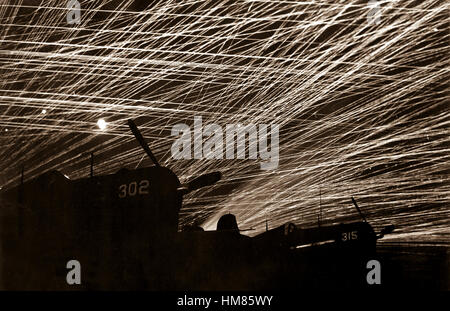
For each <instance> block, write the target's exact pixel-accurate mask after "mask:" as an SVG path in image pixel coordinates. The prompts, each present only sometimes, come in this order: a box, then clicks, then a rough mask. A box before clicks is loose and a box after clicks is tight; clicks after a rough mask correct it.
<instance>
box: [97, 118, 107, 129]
mask: <svg viewBox="0 0 450 311" xmlns="http://www.w3.org/2000/svg"><path fill="white" fill-rule="evenodd" d="M106 125H107V123H106V121H105V120H104V119H100V120H98V121H97V126H98V128H99V129H100V130H101V131H104V130H106Z"/></svg>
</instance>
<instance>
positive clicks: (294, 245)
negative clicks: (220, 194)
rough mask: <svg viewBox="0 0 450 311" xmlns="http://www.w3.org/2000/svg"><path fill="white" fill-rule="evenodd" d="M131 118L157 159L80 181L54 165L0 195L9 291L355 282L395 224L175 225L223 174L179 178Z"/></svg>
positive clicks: (226, 221)
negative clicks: (185, 202) (75, 274)
mask: <svg viewBox="0 0 450 311" xmlns="http://www.w3.org/2000/svg"><path fill="white" fill-rule="evenodd" d="M128 124H129V126H130V129H131V131H132V132H133V134H134V136H135V137H136V139H137V141H138V142H139V143H140V145H141V146H142V148H143V149H144V151H145V152H146V153H147V155H148V156H149V158H150V159H151V160H152V161H153V163H154V166H151V167H146V168H141V169H136V170H128V169H121V170H119V171H118V172H117V173H115V174H111V175H104V176H93V174H92V173H91V176H90V177H89V178H83V179H78V180H70V179H68V178H66V177H65V176H64V175H63V174H61V173H60V172H58V171H50V172H47V173H45V174H43V175H41V176H39V177H37V178H35V179H32V180H29V181H27V182H23V176H22V182H21V184H20V185H19V186H17V187H15V188H13V189H10V190H4V191H2V192H1V193H0V194H1V201H0V204H1V216H2V217H1V228H0V230H1V232H0V234H1V243H2V253H1V257H2V262H1V263H2V273H1V286H2V287H3V289H13V290H16V289H19V290H35V289H37V290H48V289H56V290H90V289H92V290H103V289H112V290H115V289H117V290H123V289H125V290H127V289H148V290H219V289H222V290H239V289H284V288H287V289H289V288H293V287H295V288H302V287H305V288H310V287H322V285H323V286H328V287H333V286H339V287H341V286H342V278H344V279H345V280H346V281H345V282H347V281H348V280H351V279H352V278H351V277H349V276H350V275H352V276H354V278H355V280H356V281H355V282H353V281H352V283H351V286H354V285H355V284H360V283H359V282H360V281H361V280H362V281H364V280H365V275H363V274H361V273H362V270H361V269H362V264H364V260H365V259H366V258H369V257H370V256H373V254H374V251H375V245H376V240H377V239H378V238H381V237H382V235H383V234H386V233H389V232H390V231H392V230H393V228H392V227H387V228H385V229H384V230H383V231H382V232H380V234H378V235H377V234H375V233H374V230H373V229H372V227H371V226H370V224H368V223H367V222H366V221H364V222H354V223H350V224H341V225H335V226H320V227H317V228H309V229H308V228H306V229H301V228H297V226H295V225H294V224H292V223H288V224H285V225H283V226H281V227H278V228H274V229H271V230H267V231H266V232H264V233H262V234H259V235H257V236H255V237H252V238H251V237H248V236H245V235H243V234H241V230H240V229H239V228H238V225H237V221H236V218H235V216H234V215H231V214H228V215H224V216H222V217H221V218H220V220H219V222H218V224H217V230H216V231H204V230H203V229H202V228H200V227H188V228H187V229H186V230H185V231H183V232H178V214H179V210H180V209H181V207H182V198H183V195H185V194H187V193H189V192H191V191H194V190H197V189H200V188H202V187H205V186H209V185H212V184H214V183H216V182H217V181H218V180H220V178H221V173H220V172H212V173H208V174H204V175H201V176H199V177H197V178H194V179H192V180H191V181H190V182H188V183H186V184H181V183H180V181H179V179H178V177H177V176H176V175H175V174H174V173H173V172H172V171H171V170H170V169H168V168H166V167H162V166H160V165H159V163H158V161H157V159H156V157H155V156H154V155H153V153H152V151H151V150H150V148H149V147H148V145H147V144H146V142H145V140H144V138H143V137H142V135H141V133H140V132H139V130H138V129H137V127H136V125H135V124H134V122H133V121H132V120H129V121H128ZM91 165H92V162H91ZM91 172H92V169H91ZM354 203H355V205H356V202H355V201H354ZM356 206H357V205H356ZM357 208H358V207H357ZM358 211H359V208H358ZM70 260H77V261H78V262H80V264H81V284H79V285H69V284H68V283H67V282H66V274H67V273H68V269H67V267H66V263H67V262H68V261H70ZM330 260H331V262H330ZM330 267H333V268H330ZM336 269H337V270H338V273H336V271H335V270H336ZM321 278H322V279H321ZM317 280H319V281H320V282H321V283H320V284H313V283H314V282H317Z"/></svg>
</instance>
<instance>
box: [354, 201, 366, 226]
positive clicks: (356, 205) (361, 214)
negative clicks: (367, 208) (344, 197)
mask: <svg viewBox="0 0 450 311" xmlns="http://www.w3.org/2000/svg"><path fill="white" fill-rule="evenodd" d="M352 202H353V204H354V205H355V207H356V209H357V210H358V213H359V215H360V216H361V218H362V219H364V222H367V220H366V217H364V215H363V213H362V212H361V210H360V209H359V206H358V204H356V201H355V199H354V198H353V197H352Z"/></svg>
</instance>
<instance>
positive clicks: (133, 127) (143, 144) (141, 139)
mask: <svg viewBox="0 0 450 311" xmlns="http://www.w3.org/2000/svg"><path fill="white" fill-rule="evenodd" d="M128 126H129V127H130V129H131V131H132V132H133V134H134V137H136V139H137V141H138V142H139V144H140V145H141V147H142V149H144V150H145V152H146V153H147V154H148V156H149V157H150V159H151V160H152V161H153V163H154V164H155V165H156V166H160V165H159V163H158V160H156V157H155V156H154V155H153V153H152V151H151V150H150V147H149V146H148V145H147V143H146V142H145V140H144V137H143V136H142V134H141V132H140V131H139V129H138V128H137V126H136V124H135V123H134V121H133V120H131V119H130V120H128Z"/></svg>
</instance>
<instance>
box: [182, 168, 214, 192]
mask: <svg viewBox="0 0 450 311" xmlns="http://www.w3.org/2000/svg"><path fill="white" fill-rule="evenodd" d="M221 178H222V173H221V172H212V173H207V174H203V175H200V176H199V177H196V178H194V179H193V180H191V181H190V182H188V183H187V184H185V185H183V186H182V187H180V188H178V191H179V192H180V193H181V194H183V195H184V194H187V193H189V192H191V191H194V190H197V189H200V188H202V187H205V186H210V185H213V184H215V183H216V182H218V181H219V180H220V179H221Z"/></svg>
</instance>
